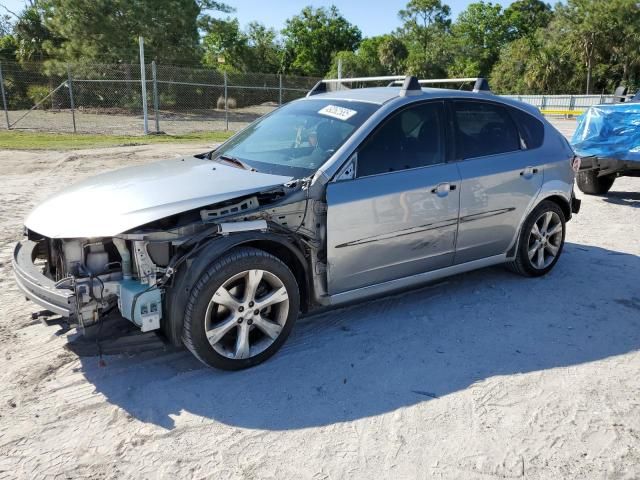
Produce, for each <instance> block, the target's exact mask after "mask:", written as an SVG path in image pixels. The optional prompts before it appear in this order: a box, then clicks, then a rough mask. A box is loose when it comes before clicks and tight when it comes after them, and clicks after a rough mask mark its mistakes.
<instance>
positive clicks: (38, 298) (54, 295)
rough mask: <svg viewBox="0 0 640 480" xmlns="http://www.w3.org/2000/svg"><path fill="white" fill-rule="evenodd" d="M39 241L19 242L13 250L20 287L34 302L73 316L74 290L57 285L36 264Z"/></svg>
mask: <svg viewBox="0 0 640 480" xmlns="http://www.w3.org/2000/svg"><path fill="white" fill-rule="evenodd" d="M36 246H37V243H36V242H34V241H32V240H23V241H21V242H18V244H17V245H16V248H15V249H14V251H13V259H12V265H13V273H14V276H15V279H16V283H17V284H18V287H19V288H20V290H21V291H22V293H24V295H25V296H26V297H27V298H28V299H29V300H32V301H33V302H34V303H37V304H38V305H41V306H42V307H43V308H45V309H46V310H50V311H52V312H54V313H57V314H58V315H62V316H63V317H73V316H74V314H75V310H76V299H75V294H74V292H73V290H70V289H68V288H59V287H56V282H54V281H53V280H51V279H50V278H48V277H46V276H45V275H44V274H43V273H42V272H41V271H40V269H39V267H37V266H36V265H34V263H33V260H34V250H35V248H36Z"/></svg>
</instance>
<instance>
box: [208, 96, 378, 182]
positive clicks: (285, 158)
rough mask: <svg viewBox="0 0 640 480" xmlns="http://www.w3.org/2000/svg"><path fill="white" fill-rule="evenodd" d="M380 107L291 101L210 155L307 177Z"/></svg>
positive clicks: (340, 101)
mask: <svg viewBox="0 0 640 480" xmlns="http://www.w3.org/2000/svg"><path fill="white" fill-rule="evenodd" d="M378 108H379V106H378V105H374V104H369V103H362V102H350V101H345V100H321V99H317V100H315V99H314V100H302V101H298V102H293V103H290V104H288V105H285V106H284V107H282V108H279V109H278V110H275V111H274V112H273V113H271V114H270V115H267V116H266V117H263V118H261V119H260V120H258V121H256V122H254V123H253V124H251V125H250V126H249V127H247V128H246V129H245V130H243V131H242V132H240V133H239V134H238V135H236V136H235V137H233V138H232V139H231V140H229V141H228V142H227V143H225V144H224V145H222V146H221V147H220V148H219V149H218V150H216V151H214V152H212V154H211V158H212V159H213V160H220V161H227V162H232V163H235V164H238V165H240V166H242V165H243V164H244V165H245V166H247V167H250V168H254V169H256V170H258V171H259V172H264V173H273V174H277V175H290V176H293V177H297V178H300V177H305V176H308V175H311V174H313V173H314V172H315V171H316V170H317V169H318V168H319V167H320V166H321V165H322V164H323V163H324V162H326V161H327V160H328V159H329V157H330V156H331V155H332V154H333V153H334V152H335V151H336V150H337V149H338V148H340V146H341V145H342V144H343V143H344V142H345V141H346V140H347V139H348V138H349V137H350V136H351V134H352V133H353V132H354V131H355V130H356V129H357V128H358V127H359V126H360V125H362V124H363V123H364V121H365V120H366V119H367V118H369V117H370V116H371V114H373V112H375V111H376V110H377V109H378Z"/></svg>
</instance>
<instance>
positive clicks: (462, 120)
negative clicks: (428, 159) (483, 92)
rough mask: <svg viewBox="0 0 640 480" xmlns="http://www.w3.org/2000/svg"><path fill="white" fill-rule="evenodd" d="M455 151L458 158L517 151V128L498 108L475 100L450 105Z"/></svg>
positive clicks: (518, 142) (506, 114)
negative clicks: (454, 133)
mask: <svg viewBox="0 0 640 480" xmlns="http://www.w3.org/2000/svg"><path fill="white" fill-rule="evenodd" d="M453 110H454V116H455V125H456V152H457V155H458V156H459V157H460V158H463V159H466V158H476V157H484V156H488V155H496V154H500V153H507V152H514V151H517V150H520V135H519V134H518V128H517V127H516V124H515V122H514V120H513V118H512V116H511V115H509V112H508V111H507V109H506V108H504V107H503V106H502V105H497V104H494V103H489V102H479V101H462V100H461V101H456V102H454V104H453Z"/></svg>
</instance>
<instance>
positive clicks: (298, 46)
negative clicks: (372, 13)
mask: <svg viewBox="0 0 640 480" xmlns="http://www.w3.org/2000/svg"><path fill="white" fill-rule="evenodd" d="M282 35H283V37H284V50H285V51H284V56H283V69H284V71H285V72H288V73H295V74H300V75H313V76H323V75H325V74H326V73H327V72H328V71H329V69H330V68H331V62H332V59H333V57H334V55H336V53H337V52H341V51H350V52H353V51H355V49H356V48H357V47H358V45H359V43H360V40H361V39H362V34H361V32H360V30H359V29H358V27H356V26H355V25H352V24H351V23H349V22H348V21H347V20H346V19H345V18H344V17H343V16H342V15H341V14H340V12H339V11H338V9H337V8H336V7H335V6H332V7H330V8H329V9H326V8H317V9H314V8H312V7H305V8H303V9H302V12H300V14H298V15H295V16H293V17H292V18H290V19H288V20H287V21H286V26H285V28H284V29H283V30H282Z"/></svg>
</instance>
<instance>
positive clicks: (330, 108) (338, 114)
mask: <svg viewBox="0 0 640 480" xmlns="http://www.w3.org/2000/svg"><path fill="white" fill-rule="evenodd" d="M318 113H319V114H321V115H326V116H327V117H333V118H337V119H338V120H343V121H344V120H349V119H350V118H351V117H353V116H354V115H355V114H357V113H358V112H356V111H355V110H351V109H350V108H344V107H338V106H337V105H327V106H326V107H324V108H322V109H320V110H319V111H318Z"/></svg>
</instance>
